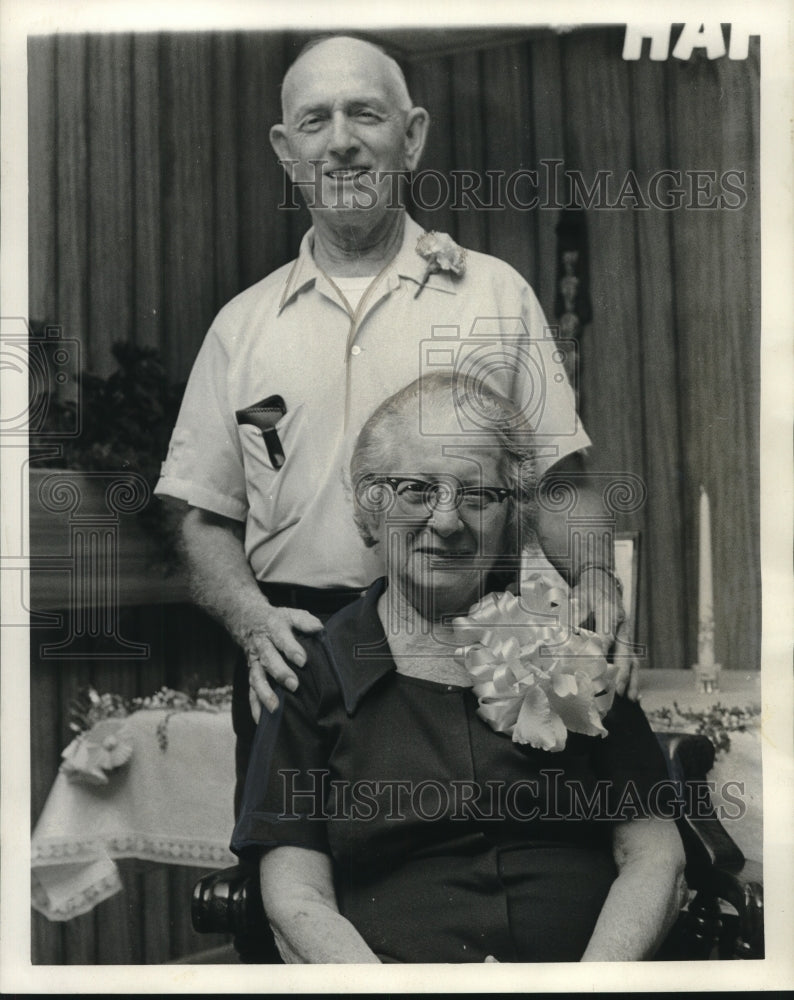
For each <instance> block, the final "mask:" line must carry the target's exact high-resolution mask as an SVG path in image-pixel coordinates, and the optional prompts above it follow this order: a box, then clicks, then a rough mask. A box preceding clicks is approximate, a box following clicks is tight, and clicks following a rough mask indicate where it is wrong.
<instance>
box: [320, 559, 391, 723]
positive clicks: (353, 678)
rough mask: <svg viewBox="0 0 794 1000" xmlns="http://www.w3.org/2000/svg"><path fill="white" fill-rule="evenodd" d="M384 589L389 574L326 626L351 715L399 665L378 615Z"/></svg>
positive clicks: (333, 665)
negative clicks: (396, 662)
mask: <svg viewBox="0 0 794 1000" xmlns="http://www.w3.org/2000/svg"><path fill="white" fill-rule="evenodd" d="M385 589H386V578H385V577H381V578H380V579H378V580H376V581H375V582H374V583H373V584H372V586H371V587H369V588H368V589H367V590H366V591H365V593H364V595H363V596H362V597H361V598H359V600H357V601H354V603H353V604H351V605H349V606H348V607H346V608H343V609H342V610H341V611H340V612H338V613H337V614H335V615H334V616H333V618H331V619H330V620H329V622H328V625H327V626H326V633H325V646H326V649H327V650H328V652H329V653H330V660H331V666H332V667H333V669H334V673H335V674H336V677H337V680H338V681H339V685H340V687H341V690H342V697H343V699H344V703H345V710H346V711H347V713H348V715H352V714H353V713H354V712H355V710H356V709H357V708H358V705H359V703H360V702H361V699H362V698H363V697H364V695H366V694H367V692H368V691H370V690H371V689H372V688H373V687H374V686H375V685H376V684H377V683H378V681H380V680H381V678H383V677H385V676H386V675H387V674H391V673H393V672H394V671H395V670H396V669H397V666H396V664H395V662H394V658H393V657H392V654H391V649H390V648H389V643H388V640H387V639H386V634H385V632H384V631H383V626H382V625H381V621H380V616H379V615H378V599H379V598H380V596H381V594H382V593H383V592H384V590H385Z"/></svg>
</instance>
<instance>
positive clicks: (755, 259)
mask: <svg viewBox="0 0 794 1000" xmlns="http://www.w3.org/2000/svg"><path fill="white" fill-rule="evenodd" d="M757 58H758V49H757V43H756V44H754V46H753V49H752V52H751V55H750V57H749V58H748V59H747V60H729V59H721V60H718V66H717V70H718V80H717V85H718V87H719V91H720V95H721V99H720V107H721V111H722V116H723V128H722V130H721V150H720V154H721V155H720V160H719V165H718V170H719V172H720V173H722V171H724V170H737V171H741V172H743V173H744V174H745V175H746V187H747V189H748V196H749V200H748V202H747V203H746V204H745V205H744V207H742V208H740V209H736V210H731V209H722V210H720V211H719V212H718V217H719V223H720V237H719V239H720V246H722V247H723V248H726V249H727V248H729V251H728V252H727V253H725V254H724V256H723V260H722V271H721V274H722V283H721V287H720V293H719V297H718V306H719V318H718V327H717V329H718V331H719V333H720V338H719V339H720V343H719V344H718V347H717V350H718V352H719V353H720V354H721V355H723V357H724V365H723V367H722V369H721V373H720V383H719V385H718V386H717V387H715V389H714V390H713V392H714V397H715V400H716V401H717V402H716V405H715V407H714V409H715V430H716V431H717V437H718V447H719V449H720V452H721V453H722V462H721V464H720V466H719V474H720V475H719V479H718V483H717V489H718V490H719V493H718V496H717V497H716V502H717V503H718V505H719V506H717V507H716V509H715V519H716V521H717V524H716V526H715V535H716V538H715V559H716V560H717V562H718V565H722V566H723V567H724V568H725V572H724V574H723V575H722V576H721V579H722V580H723V584H722V585H721V586H720V587H719V588H718V589H717V593H716V595H715V616H716V620H717V621H718V622H719V623H720V624H722V623H724V624H725V625H726V626H727V628H728V635H727V637H726V639H727V642H726V645H725V647H724V649H723V653H722V656H723V659H722V662H723V664H725V665H726V666H730V667H733V668H735V669H740V670H746V669H756V668H757V666H758V665H759V664H760V637H761V616H760V608H759V607H758V604H757V601H756V600H754V597H755V595H756V594H757V593H758V591H759V588H760V582H761V581H760V510H759V489H760V479H759V475H760V469H759V433H760V429H759V417H760V391H759V390H760V336H761V330H760V326H761V302H760V289H761V274H760V219H759V204H758V183H759V173H758V163H759V149H758V144H757V137H758V111H759V102H758V63H757ZM737 608H742V609H744V613H743V614H742V615H737V614H736V609H737Z"/></svg>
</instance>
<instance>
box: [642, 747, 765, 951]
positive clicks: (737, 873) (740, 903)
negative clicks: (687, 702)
mask: <svg viewBox="0 0 794 1000" xmlns="http://www.w3.org/2000/svg"><path fill="white" fill-rule="evenodd" d="M655 735H656V738H657V740H658V742H659V745H660V746H661V748H662V752H663V754H664V757H665V763H666V764H667V770H668V774H669V776H670V777H671V778H672V779H673V780H674V781H681V782H682V783H684V784H686V785H687V786H688V791H689V801H688V803H687V805H688V806H689V807H691V806H693V805H694V806H695V807H696V808H694V809H693V808H687V809H686V810H685V814H684V815H683V816H682V818H681V819H680V820H679V822H678V828H679V831H680V833H681V838H682V840H683V842H684V849H685V851H686V879H687V883H688V884H689V886H690V888H691V889H694V890H695V891H696V895H695V897H694V899H693V900H692V901H691V902H690V904H689V907H688V911H687V912H686V913H684V914H682V916H681V919H680V921H679V925H678V926H677V928H676V932H675V935H673V936H672V939H673V940H674V941H675V949H676V951H677V952H678V954H677V955H676V956H675V957H678V958H681V957H685V958H698V959H705V958H708V957H709V956H710V954H711V952H712V950H713V949H716V950H717V951H718V952H719V957H720V958H763V956H764V898H763V872H762V869H761V865H760V864H759V863H757V862H755V861H747V860H745V857H744V855H743V854H742V852H741V850H740V849H739V847H738V845H737V844H736V843H735V842H734V841H733V840H732V839H731V837H730V835H729V834H728V832H727V830H726V829H725V828H724V827H723V825H722V823H721V822H720V820H719V818H718V816H717V813H716V811H715V809H714V805H713V802H712V799H711V789H710V788H709V786H708V784H707V781H706V775H707V774H708V772H709V771H710V770H711V768H712V766H713V764H714V747H713V745H712V743H711V741H710V740H709V739H708V737H706V736H700V735H694V734H690V733H672V732H662V733H656V734H655ZM726 903H727V904H728V907H726V906H725V904H726ZM730 908H733V909H734V910H735V911H736V913H735V914H733V913H732V912H730Z"/></svg>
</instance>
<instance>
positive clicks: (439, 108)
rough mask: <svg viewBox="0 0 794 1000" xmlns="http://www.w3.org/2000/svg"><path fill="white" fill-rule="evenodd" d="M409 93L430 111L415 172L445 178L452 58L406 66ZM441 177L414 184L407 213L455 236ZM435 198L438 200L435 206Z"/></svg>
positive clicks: (450, 161) (448, 159) (450, 126)
mask: <svg viewBox="0 0 794 1000" xmlns="http://www.w3.org/2000/svg"><path fill="white" fill-rule="evenodd" d="M406 76H407V80H408V85H409V88H410V93H411V97H412V99H413V101H414V104H415V105H416V106H417V107H422V108H425V109H426V110H427V111H428V113H429V114H430V130H429V132H428V136H427V143H426V145H425V152H424V156H423V157H422V161H421V163H420V164H419V168H418V170H417V172H416V174H415V177H417V176H418V175H419V174H422V173H423V172H425V171H426V172H427V173H428V175H429V174H430V172H431V171H436V172H437V173H438V174H439V175H440V178H446V179H447V181H449V178H450V171H451V170H452V168H453V166H454V163H453V159H452V132H453V124H452V113H453V104H454V102H453V100H452V60H451V59H449V58H445V57H437V58H435V59H422V60H419V61H417V62H413V63H410V64H409V65H408V66H407V67H406ZM443 186H444V181H443V180H441V179H439V181H438V182H436V181H434V180H433V179H432V178H431V177H428V180H426V181H421V182H419V183H417V184H416V190H415V197H414V198H413V200H409V202H408V205H409V209H410V211H411V215H412V216H413V217H414V218H415V219H416V221H417V222H418V223H419V225H420V226H422V227H424V228H425V229H428V230H431V229H435V230H436V231H437V232H442V233H449V234H450V236H452V237H453V238H454V239H458V238H459V236H460V234H459V232H458V224H457V215H458V213H453V211H452V209H451V207H450V200H449V198H446V197H444V196H443V191H444V187H443ZM437 201H441V204H439V205H438V207H433V208H431V206H435V204H436V202H437Z"/></svg>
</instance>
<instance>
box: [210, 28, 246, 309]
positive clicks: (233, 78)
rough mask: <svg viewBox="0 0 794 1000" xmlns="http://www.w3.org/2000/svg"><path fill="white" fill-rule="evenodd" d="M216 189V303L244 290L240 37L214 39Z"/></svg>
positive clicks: (213, 106) (214, 181)
mask: <svg viewBox="0 0 794 1000" xmlns="http://www.w3.org/2000/svg"><path fill="white" fill-rule="evenodd" d="M212 47H213V88H212V89H213V94H212V111H213V133H214V142H213V174H212V176H213V188H214V192H215V203H214V212H215V287H214V296H215V302H216V303H225V302H228V301H229V299H230V298H232V296H233V295H236V294H237V292H238V291H240V261H239V256H238V255H239V216H238V211H237V206H238V191H237V173H238V166H239V160H240V156H239V150H238V146H237V141H238V137H239V127H238V122H237V88H238V77H237V36H236V35H234V34H222V35H218V36H216V37H214V38H213V46H212Z"/></svg>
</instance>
